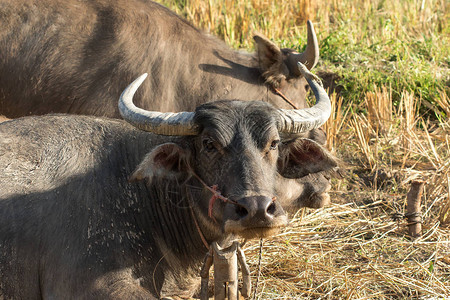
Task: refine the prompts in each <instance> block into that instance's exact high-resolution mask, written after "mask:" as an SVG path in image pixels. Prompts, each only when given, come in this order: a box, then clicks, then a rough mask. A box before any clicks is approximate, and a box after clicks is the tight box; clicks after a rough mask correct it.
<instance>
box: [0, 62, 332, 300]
mask: <svg viewBox="0 0 450 300" xmlns="http://www.w3.org/2000/svg"><path fill="white" fill-rule="evenodd" d="M302 71H303V72H306V74H310V73H307V71H306V69H304V68H303V69H302ZM311 79H312V81H311V85H312V89H313V91H314V93H315V95H316V98H317V99H318V101H317V104H316V105H315V106H314V107H312V108H308V109H304V110H293V111H287V110H280V109H275V108H274V107H273V106H272V105H270V104H268V103H266V102H261V101H219V102H214V103H209V104H204V105H201V106H199V107H198V108H197V109H196V110H195V112H182V113H177V114H167V113H158V112H154V111H152V112H149V111H144V110H142V109H139V108H137V107H135V106H134V105H133V103H132V97H133V94H134V92H135V91H136V89H137V87H138V86H139V84H140V83H141V82H142V80H143V77H141V78H139V79H138V80H137V81H135V82H134V83H133V84H131V85H130V87H129V88H127V90H125V91H124V93H123V95H122V96H121V100H120V111H121V113H122V115H123V116H124V118H125V119H126V121H127V122H129V123H131V124H133V125H134V126H135V127H133V126H131V125H129V124H128V123H126V122H124V121H122V120H114V119H106V118H99V117H94V116H74V115H47V116H41V117H26V118H20V119H15V120H10V121H6V122H3V123H1V124H0V168H1V170H2V172H0V186H1V189H0V298H2V299H3V298H6V299H9V298H13V299H104V298H108V299H152V298H157V297H159V298H161V297H170V296H179V297H190V296H192V294H193V293H194V292H195V290H196V289H197V286H198V285H197V283H198V282H199V270H200V264H201V261H202V259H203V257H204V255H205V253H206V252H207V245H208V244H209V243H211V242H213V241H217V242H219V243H220V244H221V245H226V244H228V243H230V242H231V241H233V240H235V239H236V237H238V236H241V237H244V238H254V237H262V236H270V235H272V234H274V233H275V232H277V231H278V230H279V229H280V228H282V227H283V226H285V225H286V223H287V221H288V219H287V215H286V213H285V211H284V209H283V206H285V205H290V204H292V203H300V202H301V200H300V202H299V200H298V199H299V198H301V188H296V189H291V190H289V189H287V188H286V187H287V186H289V185H291V184H296V185H301V181H298V178H304V177H306V176H309V175H311V174H314V173H316V172H321V171H325V170H329V169H332V168H334V167H335V166H336V161H335V160H334V158H333V157H332V156H330V155H329V154H328V153H327V151H326V150H324V149H323V148H322V147H321V146H320V145H319V144H317V143H316V142H314V141H312V140H309V139H305V138H299V137H297V136H296V135H293V136H291V134H295V133H298V132H302V131H305V130H310V129H312V128H315V127H318V126H320V125H321V124H322V123H323V122H324V121H325V120H326V118H327V117H328V116H329V113H330V102H329V99H328V97H327V95H326V93H325V92H324V90H323V89H322V88H321V87H320V86H319V85H317V83H316V82H315V81H314V79H313V77H311V78H308V80H311ZM137 128H139V129H137ZM141 129H142V130H141ZM149 131H151V132H149ZM152 132H156V133H159V134H164V135H155V134H153V133H152ZM293 191H295V192H296V194H295V193H294V192H293Z"/></svg>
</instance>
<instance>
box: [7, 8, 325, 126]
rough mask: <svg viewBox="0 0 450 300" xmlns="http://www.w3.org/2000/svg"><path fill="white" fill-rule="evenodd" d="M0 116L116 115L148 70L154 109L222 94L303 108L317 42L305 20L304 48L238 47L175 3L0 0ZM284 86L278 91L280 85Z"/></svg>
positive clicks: (146, 98) (146, 88)
mask: <svg viewBox="0 0 450 300" xmlns="http://www.w3.org/2000/svg"><path fill="white" fill-rule="evenodd" d="M0 16H1V17H0V115H5V116H6V117H8V118H16V117H20V116H26V115H41V114H47V113H71V114H86V115H96V116H108V117H113V118H120V115H119V111H118V109H117V99H118V97H119V95H120V93H121V92H122V90H123V89H124V88H125V86H126V85H125V84H124V83H128V82H131V81H132V80H133V79H134V78H136V77H137V76H138V75H140V74H142V73H145V72H150V73H151V78H150V79H149V80H147V81H146V82H145V83H144V84H143V86H142V87H141V89H140V90H139V91H138V93H137V95H136V100H135V102H136V104H137V105H138V106H139V107H142V108H144V109H148V110H157V111H184V110H185V111H192V110H193V109H194V108H195V107H197V106H198V105H199V104H203V103H206V102H210V101H214V100H220V99H238V100H263V101H267V102H270V103H272V104H273V105H275V107H279V108H292V107H291V106H290V104H288V103H287V102H286V101H285V100H283V97H282V96H280V95H281V94H283V95H284V96H285V97H286V99H288V100H289V101H290V102H292V103H293V104H294V105H295V106H297V108H303V107H305V94H306V88H307V82H306V81H305V79H304V78H303V77H302V76H301V74H300V72H299V71H298V69H297V62H302V63H303V64H305V65H306V66H307V67H308V68H309V69H311V68H312V67H313V66H314V65H315V64H316V63H317V61H318V58H319V50H318V44H317V38H316V36H315V33H314V29H313V26H312V24H311V23H310V22H308V44H307V47H306V50H305V51H304V52H303V53H297V52H296V51H294V50H291V49H280V48H279V47H277V46H276V45H275V44H274V43H272V42H271V41H270V40H268V39H267V38H265V37H263V36H260V35H257V36H255V42H256V48H257V51H256V52H255V53H246V52H243V51H236V50H233V49H231V48H230V47H228V46H227V45H226V44H225V43H223V42H222V41H220V40H218V39H217V38H215V37H213V36H210V35H208V34H205V33H203V32H201V31H200V30H198V29H196V28H195V27H193V26H192V25H191V24H189V23H188V22H186V21H185V20H184V19H182V18H180V17H179V16H177V15H176V14H174V13H173V12H171V11H170V10H169V9H167V8H165V7H163V6H161V5H160V4H157V3H154V2H151V1H138V0H115V1H106V0H93V1H80V0H0ZM277 91H278V92H277Z"/></svg>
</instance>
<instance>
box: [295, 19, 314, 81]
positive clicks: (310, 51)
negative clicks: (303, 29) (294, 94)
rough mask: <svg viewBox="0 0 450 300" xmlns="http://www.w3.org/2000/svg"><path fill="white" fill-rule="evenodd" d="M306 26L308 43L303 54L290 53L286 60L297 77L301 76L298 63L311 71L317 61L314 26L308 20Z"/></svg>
mask: <svg viewBox="0 0 450 300" xmlns="http://www.w3.org/2000/svg"><path fill="white" fill-rule="evenodd" d="M306 24H307V27H308V43H307V45H306V49H305V52H303V53H291V54H290V55H289V58H288V64H289V65H290V66H289V69H291V70H292V72H293V73H294V74H295V75H297V76H300V75H301V73H300V72H299V69H298V68H297V63H298V62H301V63H302V64H304V65H305V66H306V67H307V68H308V70H311V69H312V68H314V66H315V65H316V64H317V62H318V61H319V43H318V42H317V36H316V32H315V31H314V26H313V24H312V22H311V21H309V20H308V22H307V23H306Z"/></svg>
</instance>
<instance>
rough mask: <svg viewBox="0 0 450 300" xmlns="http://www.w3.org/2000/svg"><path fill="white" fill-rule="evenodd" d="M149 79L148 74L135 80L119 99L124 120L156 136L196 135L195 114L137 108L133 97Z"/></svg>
mask: <svg viewBox="0 0 450 300" xmlns="http://www.w3.org/2000/svg"><path fill="white" fill-rule="evenodd" d="M145 78H147V73H144V74H142V75H141V76H139V77H138V78H137V79H136V80H134V81H133V82H132V83H131V84H130V85H129V86H127V88H126V89H125V90H124V91H123V93H122V95H120V98H119V112H120V114H121V116H122V118H123V119H124V120H125V121H127V122H128V123H130V124H131V125H133V126H135V127H137V128H139V129H142V130H145V131H150V132H153V133H156V134H163V135H196V134H198V129H197V126H195V124H194V122H193V120H194V113H193V112H179V113H162V112H158V111H148V110H144V109H142V108H139V107H136V106H135V105H134V104H133V96H134V93H136V90H137V89H138V88H139V86H140V85H141V84H142V82H143V81H144V80H145Z"/></svg>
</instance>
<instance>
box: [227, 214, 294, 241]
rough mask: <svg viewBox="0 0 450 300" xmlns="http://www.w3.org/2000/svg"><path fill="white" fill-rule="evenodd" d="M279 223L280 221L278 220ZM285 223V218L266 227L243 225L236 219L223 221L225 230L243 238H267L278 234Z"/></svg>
mask: <svg viewBox="0 0 450 300" xmlns="http://www.w3.org/2000/svg"><path fill="white" fill-rule="evenodd" d="M280 223H281V222H280ZM286 224H287V218H286V219H285V221H284V220H283V222H282V224H277V225H275V226H268V227H243V226H241V225H240V224H239V222H236V221H227V222H225V228H224V229H225V232H226V233H232V234H235V235H238V236H240V237H242V238H244V239H255V238H267V237H272V236H274V235H276V234H278V233H279V232H280V231H281V229H282V228H284V227H285V226H286Z"/></svg>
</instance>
